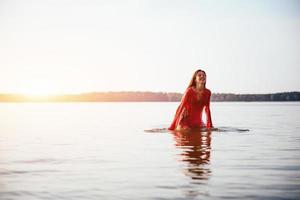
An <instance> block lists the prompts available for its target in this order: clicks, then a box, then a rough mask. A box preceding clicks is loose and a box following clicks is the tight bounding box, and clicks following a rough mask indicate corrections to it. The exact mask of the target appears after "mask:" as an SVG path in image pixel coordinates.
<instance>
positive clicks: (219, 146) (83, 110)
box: [0, 102, 300, 200]
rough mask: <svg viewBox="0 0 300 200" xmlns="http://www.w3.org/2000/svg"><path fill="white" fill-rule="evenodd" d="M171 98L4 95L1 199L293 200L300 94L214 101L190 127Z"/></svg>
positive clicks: (299, 164)
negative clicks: (178, 128) (176, 123)
mask: <svg viewBox="0 0 300 200" xmlns="http://www.w3.org/2000/svg"><path fill="white" fill-rule="evenodd" d="M177 106H178V103H176V102H174V103H167V102H163V103H162V102H155V103H148V102H147V103H146V102H139V103H136V102H135V103H134V102H128V103H2V104H0V119H1V120H0V199H22V200H24V199H130V200H133V199H139V200H140V199H224V198H228V199H299V197H300V192H299V191H300V145H299V143H300V135H299V129H300V124H299V119H300V118H299V113H300V102H260V103H246V102H230V103H229V102H222V103H221V102H220V103H215V102H212V103H211V112H212V120H213V123H214V126H215V127H216V128H218V129H219V131H216V130H215V131H214V130H213V131H203V132H199V131H198V132H191V133H189V134H186V133H179V132H171V131H166V129H165V128H166V127H168V126H169V125H170V123H171V121H172V119H173V116H174V114H175V111H176V107H177ZM204 117H205V116H204ZM245 129H248V130H249V131H240V130H245ZM147 130H156V131H152V132H151V131H147Z"/></svg>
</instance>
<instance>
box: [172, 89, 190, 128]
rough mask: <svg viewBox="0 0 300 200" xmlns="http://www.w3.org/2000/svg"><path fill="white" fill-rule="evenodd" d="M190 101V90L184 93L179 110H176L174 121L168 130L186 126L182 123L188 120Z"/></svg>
mask: <svg viewBox="0 0 300 200" xmlns="http://www.w3.org/2000/svg"><path fill="white" fill-rule="evenodd" d="M189 99H190V88H189V89H187V90H186V91H185V92H184V94H183V96H182V98H181V102H180V105H179V106H178V108H177V110H176V114H175V116H174V119H173V121H172V123H171V125H170V127H169V128H168V129H169V130H174V129H175V128H176V127H177V126H178V125H183V124H184V123H182V122H184V121H185V120H183V119H184V118H186V117H187V115H188V110H189Z"/></svg>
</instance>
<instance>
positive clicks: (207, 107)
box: [205, 90, 213, 128]
mask: <svg viewBox="0 0 300 200" xmlns="http://www.w3.org/2000/svg"><path fill="white" fill-rule="evenodd" d="M210 97H211V92H210V90H209V93H208V101H207V104H206V105H205V113H206V128H213V124H212V120H211V114H210Z"/></svg>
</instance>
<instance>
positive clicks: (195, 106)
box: [168, 87, 213, 130]
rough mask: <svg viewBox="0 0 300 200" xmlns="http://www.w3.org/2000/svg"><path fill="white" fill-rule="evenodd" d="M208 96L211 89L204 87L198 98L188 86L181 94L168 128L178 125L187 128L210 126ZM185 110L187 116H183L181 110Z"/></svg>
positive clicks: (171, 128) (174, 127) (173, 128)
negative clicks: (204, 121)
mask: <svg viewBox="0 0 300 200" xmlns="http://www.w3.org/2000/svg"><path fill="white" fill-rule="evenodd" d="M210 96H211V91H210V90H209V89H207V88H205V89H204V91H203V93H202V96H201V97H200V99H199V100H198V97H197V93H196V91H195V90H194V89H193V88H192V87H189V88H187V89H186V91H185V93H184V94H183V96H182V99H181V103H180V105H179V106H178V108H177V110H176V114H175V117H174V119H173V121H172V123H171V126H170V127H169V128H168V130H175V129H176V127H177V126H178V125H180V126H181V127H188V128H202V127H205V126H206V128H212V127H213V125H212V121H211V114H210V107H209V106H210ZM203 109H204V110H205V113H206V124H204V123H203V121H202V112H203ZM185 111H187V116H186V117H184V115H183V112H185Z"/></svg>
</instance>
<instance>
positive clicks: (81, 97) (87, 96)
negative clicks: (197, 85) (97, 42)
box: [0, 91, 300, 102]
mask: <svg viewBox="0 0 300 200" xmlns="http://www.w3.org/2000/svg"><path fill="white" fill-rule="evenodd" d="M182 95H183V94H182V93H176V92H139V91H137V92H134V91H122V92H90V93H81V94H65V95H50V96H41V97H33V96H27V95H21V94H0V102H131V101H132V102H136V101H137V102H178V101H181V98H182ZM211 101H215V102H222V101H300V92H281V93H272V94H233V93H212V96H211Z"/></svg>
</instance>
